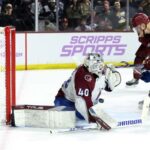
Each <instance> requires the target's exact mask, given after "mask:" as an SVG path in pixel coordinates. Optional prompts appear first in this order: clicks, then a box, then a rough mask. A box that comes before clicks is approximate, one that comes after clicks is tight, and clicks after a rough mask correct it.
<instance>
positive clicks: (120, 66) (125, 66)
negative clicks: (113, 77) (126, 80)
mask: <svg viewBox="0 0 150 150" xmlns="http://www.w3.org/2000/svg"><path fill="white" fill-rule="evenodd" d="M120 64H121V65H118V66H116V68H127V67H134V66H135V65H134V64H130V63H128V62H127V61H121V62H120Z"/></svg>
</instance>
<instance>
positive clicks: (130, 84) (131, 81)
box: [126, 78, 139, 86]
mask: <svg viewBox="0 0 150 150" xmlns="http://www.w3.org/2000/svg"><path fill="white" fill-rule="evenodd" d="M138 83H139V80H138V79H134V78H133V79H132V80H130V81H127V82H126V85H127V86H135V85H137V84H138Z"/></svg>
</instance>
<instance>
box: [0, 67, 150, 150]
mask: <svg viewBox="0 0 150 150" xmlns="http://www.w3.org/2000/svg"><path fill="white" fill-rule="evenodd" d="M72 71H73V70H71V69H70V70H63V69H61V70H41V71H40V70H38V71H35V70H33V71H18V72H17V104H36V105H37V104H39V105H53V100H54V98H55V95H56V93H57V91H58V89H59V88H60V87H61V84H62V82H63V81H64V80H66V79H67V78H68V77H69V76H70V74H71V72H72ZM118 71H119V72H120V73H121V75H122V83H121V84H120V85H119V86H118V87H117V88H116V89H115V90H114V91H113V92H105V91H103V92H102V95H101V97H102V98H104V100H105V103H104V107H105V108H106V109H107V110H109V112H110V113H112V114H113V115H114V116H116V117H119V118H120V119H124V118H128V117H129V118H130V117H131V118H132V117H133V118H134V116H140V114H141V110H139V109H138V102H139V101H140V100H143V99H144V98H145V97H146V96H147V94H148V91H149V86H150V84H146V83H144V82H142V81H140V83H139V85H138V86H137V87H134V88H127V87H126V86H125V82H126V81H128V80H130V79H132V68H125V69H118ZM149 140H150V125H145V126H140V125H139V126H135V127H128V128H127V127H126V128H118V129H113V130H111V131H83V132H72V133H65V134H62V133H61V134H50V132H49V130H48V129H43V128H12V127H5V126H3V127H0V150H53V149H55V150H62V149H63V150H71V149H74V150H79V149H80V150H81V149H84V150H89V149H90V150H91V149H92V150H97V149H98V150H103V149H105V150H111V149H114V150H127V149H128V150H130V149H133V150H137V149H138V150H141V149H149Z"/></svg>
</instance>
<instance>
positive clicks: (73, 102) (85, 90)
mask: <svg viewBox="0 0 150 150" xmlns="http://www.w3.org/2000/svg"><path fill="white" fill-rule="evenodd" d="M120 82H121V77H120V74H119V72H117V71H116V69H115V68H114V66H112V65H105V64H104V61H103V58H102V56H101V55H99V54H97V53H89V54H88V55H87V56H86V58H85V60H84V63H83V64H82V65H80V66H78V67H77V68H76V69H75V70H74V71H73V73H72V75H71V77H70V78H69V79H68V80H67V81H65V82H64V83H63V84H62V87H61V88H60V90H59V91H58V93H57V95H56V98H55V101H54V104H55V106H67V107H71V108H72V109H74V110H76V116H77V118H79V119H85V120H87V121H88V122H91V121H94V119H93V117H92V116H91V115H90V114H89V108H90V107H92V106H93V105H95V104H97V103H98V102H103V100H102V99H100V98H99V96H100V95H101V91H102V90H106V91H112V90H113V89H114V88H115V87H116V86H118V85H119V84H120Z"/></svg>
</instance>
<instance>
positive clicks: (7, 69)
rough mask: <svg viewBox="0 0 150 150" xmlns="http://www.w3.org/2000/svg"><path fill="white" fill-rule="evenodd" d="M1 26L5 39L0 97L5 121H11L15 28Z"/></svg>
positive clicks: (14, 80) (14, 66)
mask: <svg viewBox="0 0 150 150" xmlns="http://www.w3.org/2000/svg"><path fill="white" fill-rule="evenodd" d="M2 28H3V32H4V33H3V34H4V38H5V39H4V40H5V49H4V55H3V57H5V58H4V59H5V66H4V73H5V81H4V82H5V88H6V89H5V98H4V99H2V101H5V102H4V105H6V106H5V109H6V110H5V123H6V125H9V124H10V123H11V113H12V106H15V105H16V29H15V27H11V26H6V27H2ZM0 109H1V108H0Z"/></svg>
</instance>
